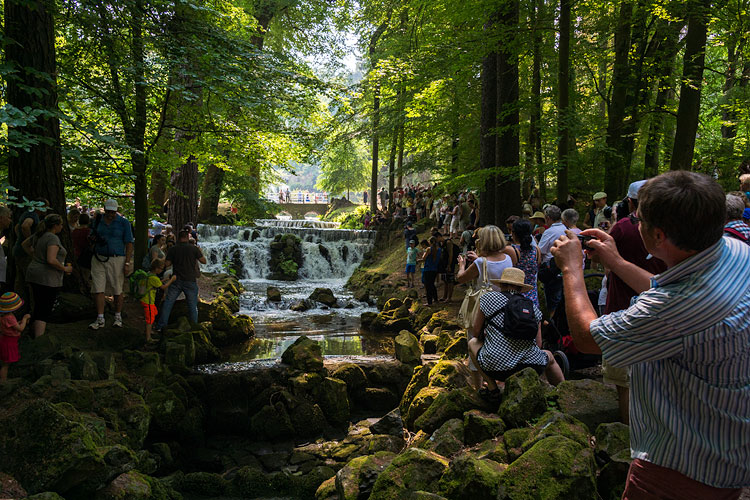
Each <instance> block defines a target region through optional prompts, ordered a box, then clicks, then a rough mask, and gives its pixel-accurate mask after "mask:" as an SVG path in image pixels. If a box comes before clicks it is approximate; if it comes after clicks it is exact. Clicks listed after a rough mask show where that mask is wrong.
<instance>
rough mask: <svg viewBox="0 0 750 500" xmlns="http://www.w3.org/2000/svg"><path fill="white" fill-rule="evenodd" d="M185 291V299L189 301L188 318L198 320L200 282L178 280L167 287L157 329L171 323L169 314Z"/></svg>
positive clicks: (193, 320) (195, 321)
mask: <svg viewBox="0 0 750 500" xmlns="http://www.w3.org/2000/svg"><path fill="white" fill-rule="evenodd" d="M181 292H184V293H185V301H187V308H188V318H189V319H190V322H191V323H197V322H198V283H196V282H195V281H182V280H177V281H175V282H174V283H172V284H171V285H169V288H167V296H166V298H165V299H164V305H163V306H162V308H161V311H160V312H161V314H159V321H158V322H157V323H156V326H155V327H154V328H156V329H157V330H161V329H162V328H164V327H165V326H167V323H169V315H170V314H171V313H172V307H174V303H175V301H176V300H177V297H179V296H180V293H181Z"/></svg>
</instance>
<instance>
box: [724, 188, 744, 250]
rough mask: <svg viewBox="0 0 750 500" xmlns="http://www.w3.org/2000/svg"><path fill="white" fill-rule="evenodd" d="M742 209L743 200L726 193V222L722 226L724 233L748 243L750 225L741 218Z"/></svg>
mask: <svg viewBox="0 0 750 500" xmlns="http://www.w3.org/2000/svg"><path fill="white" fill-rule="evenodd" d="M744 210H745V200H743V199H742V198H741V197H739V196H735V195H733V194H728V195H727V223H726V225H725V226H724V235H725V236H730V237H732V238H736V239H738V240H740V241H744V242H745V243H747V244H748V245H750V226H748V225H747V224H745V221H743V220H742V212H743V211H744Z"/></svg>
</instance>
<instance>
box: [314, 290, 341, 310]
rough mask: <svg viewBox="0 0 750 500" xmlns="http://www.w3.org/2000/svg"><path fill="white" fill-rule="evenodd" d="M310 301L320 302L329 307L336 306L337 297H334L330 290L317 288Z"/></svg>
mask: <svg viewBox="0 0 750 500" xmlns="http://www.w3.org/2000/svg"><path fill="white" fill-rule="evenodd" d="M308 299H310V300H314V301H315V302H320V303H321V304H325V305H327V306H328V307H335V306H336V297H334V295H333V292H332V291H331V289H330V288H316V289H315V290H313V292H312V293H311V294H310V296H309V297H308Z"/></svg>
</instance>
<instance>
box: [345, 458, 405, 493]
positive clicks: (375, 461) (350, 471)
mask: <svg viewBox="0 0 750 500" xmlns="http://www.w3.org/2000/svg"><path fill="white" fill-rule="evenodd" d="M395 456H396V455H395V454H393V453H389V452H386V451H381V452H378V453H375V454H374V455H366V456H362V457H357V458H354V459H352V460H350V461H349V463H347V464H346V465H345V466H344V467H342V468H341V470H340V471H339V472H338V473H337V474H336V479H335V488H336V492H337V494H338V498H339V499H341V500H357V498H359V497H360V494H363V497H365V495H364V494H366V490H367V489H368V488H367V485H364V484H362V482H363V481H369V480H370V478H371V477H375V476H377V475H378V474H380V473H381V472H382V471H383V470H384V469H385V468H386V467H388V465H390V463H391V462H392V461H393V459H394V458H395ZM362 489H365V491H364V492H363V491H362Z"/></svg>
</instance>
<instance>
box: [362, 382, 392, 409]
mask: <svg viewBox="0 0 750 500" xmlns="http://www.w3.org/2000/svg"><path fill="white" fill-rule="evenodd" d="M363 401H364V406H365V407H366V408H367V409H368V410H373V411H388V410H389V409H391V408H394V407H395V406H396V405H398V396H396V394H395V393H394V392H393V391H391V390H390V389H386V388H384V387H367V388H366V389H365V390H364V394H363Z"/></svg>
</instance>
